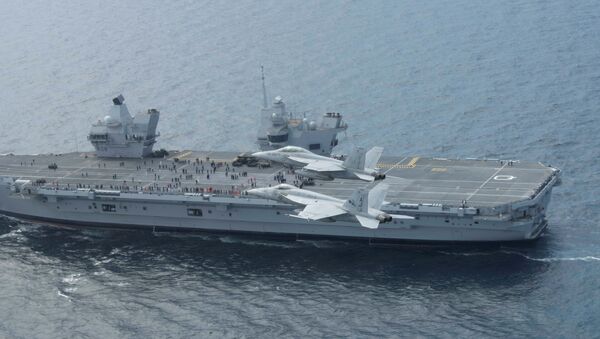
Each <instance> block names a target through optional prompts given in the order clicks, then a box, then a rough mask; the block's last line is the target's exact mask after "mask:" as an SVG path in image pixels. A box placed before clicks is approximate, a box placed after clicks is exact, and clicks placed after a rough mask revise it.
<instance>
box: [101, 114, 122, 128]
mask: <svg viewBox="0 0 600 339" xmlns="http://www.w3.org/2000/svg"><path fill="white" fill-rule="evenodd" d="M104 124H105V125H107V126H114V125H118V124H119V121H118V120H117V119H115V118H113V117H112V116H110V115H107V116H105V117H104Z"/></svg>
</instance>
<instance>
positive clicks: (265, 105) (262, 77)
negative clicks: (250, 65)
mask: <svg viewBox="0 0 600 339" xmlns="http://www.w3.org/2000/svg"><path fill="white" fill-rule="evenodd" d="M260 78H261V80H262V92H263V108H267V87H266V86H265V68H264V67H263V66H262V65H260Z"/></svg>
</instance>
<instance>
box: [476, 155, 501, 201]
mask: <svg viewBox="0 0 600 339" xmlns="http://www.w3.org/2000/svg"><path fill="white" fill-rule="evenodd" d="M507 164H508V163H504V165H502V167H500V168H499V169H498V170H497V171H496V172H494V174H492V175H491V176H490V177H489V178H488V179H487V180H486V181H484V182H483V184H481V186H479V188H477V189H476V190H475V191H474V192H473V193H471V195H469V197H468V198H467V199H466V200H471V198H472V197H473V196H474V195H475V194H477V192H479V190H481V189H482V188H483V186H485V185H486V184H487V183H488V182H490V180H492V179H493V178H494V177H495V176H497V175H498V173H500V171H502V170H503V169H504V167H506V165H507Z"/></svg>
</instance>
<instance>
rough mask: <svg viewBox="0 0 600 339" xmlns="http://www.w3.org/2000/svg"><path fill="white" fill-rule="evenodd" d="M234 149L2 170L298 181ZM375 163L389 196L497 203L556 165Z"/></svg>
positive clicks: (87, 182) (73, 182) (61, 178)
mask: <svg viewBox="0 0 600 339" xmlns="http://www.w3.org/2000/svg"><path fill="white" fill-rule="evenodd" d="M238 154H239V153H237V152H203V151H190V150H185V151H171V152H170V153H169V155H168V156H167V157H164V158H137V159H136V158H98V157H96V155H95V154H94V153H93V152H89V153H86V152H84V153H65V154H42V155H12V154H9V155H1V156H0V176H12V177H15V178H18V179H28V180H31V181H32V182H34V183H35V185H37V186H46V187H55V188H59V189H77V188H94V189H114V190H120V191H123V192H125V191H128V192H145V193H160V194H165V193H170V194H183V193H189V192H192V193H194V192H197V193H206V192H208V193H212V194H218V195H243V194H244V190H246V189H249V188H252V187H267V186H269V185H271V186H272V185H276V184H278V183H280V182H282V181H283V180H285V182H287V183H288V184H297V185H300V183H301V181H300V180H299V178H298V177H297V176H296V174H294V172H293V171H291V170H289V169H287V168H284V167H282V166H280V165H273V164H271V166H270V167H266V168H262V167H248V166H241V167H234V166H233V165H232V163H233V161H234V160H235V158H236V157H237V156H238ZM378 167H379V168H380V169H381V172H382V173H385V174H386V179H384V182H385V183H387V184H388V185H389V186H390V188H389V191H388V195H387V198H386V200H387V201H389V202H393V203H404V204H442V205H446V206H471V207H477V208H479V207H494V206H498V205H504V204H509V203H514V202H518V201H523V200H527V199H530V198H533V197H534V196H535V195H536V194H537V193H538V192H540V190H542V189H543V188H544V187H545V186H546V185H547V184H548V183H549V182H550V181H551V180H552V179H553V177H554V175H555V174H557V172H558V170H556V169H554V168H552V167H548V166H546V165H543V164H541V163H535V162H523V161H511V160H496V159H493V160H491V159H487V160H476V159H462V160H460V159H444V158H426V157H418V156H401V157H398V156H386V155H384V156H383V157H382V158H381V159H380V161H379V163H378ZM366 185H368V183H366V182H362V181H357V180H340V179H336V180H334V181H315V184H314V185H311V186H304V187H303V188H305V189H309V190H314V191H317V192H320V193H324V194H328V195H332V196H335V197H338V198H341V199H345V198H348V197H349V196H350V195H351V194H352V191H354V190H355V189H356V188H358V187H364V186H366Z"/></svg>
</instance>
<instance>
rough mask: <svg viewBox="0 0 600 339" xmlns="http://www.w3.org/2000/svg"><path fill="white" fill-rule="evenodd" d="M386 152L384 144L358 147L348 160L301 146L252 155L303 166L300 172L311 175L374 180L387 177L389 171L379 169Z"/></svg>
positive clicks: (286, 164)
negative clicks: (316, 152)
mask: <svg viewBox="0 0 600 339" xmlns="http://www.w3.org/2000/svg"><path fill="white" fill-rule="evenodd" d="M382 153H383V147H373V148H371V149H370V150H369V151H368V152H365V150H364V149H363V148H358V149H356V150H355V151H354V152H353V153H351V154H350V155H349V156H348V158H347V159H346V160H345V161H341V160H337V159H333V158H328V157H324V156H321V155H317V154H314V153H312V152H310V151H308V150H305V149H304V148H301V147H296V146H286V147H282V148H280V149H276V150H273V151H262V152H256V153H254V154H252V156H254V157H256V158H259V159H264V160H269V161H273V162H277V163H281V164H283V165H285V166H288V167H293V168H300V170H299V171H296V173H297V174H299V175H302V176H305V177H308V178H313V179H318V180H333V179H334V178H340V179H360V180H364V181H369V182H372V181H374V180H379V179H384V178H385V174H381V173H380V172H379V170H378V169H377V168H376V165H377V161H379V158H380V157H381V154H382Z"/></svg>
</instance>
